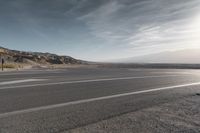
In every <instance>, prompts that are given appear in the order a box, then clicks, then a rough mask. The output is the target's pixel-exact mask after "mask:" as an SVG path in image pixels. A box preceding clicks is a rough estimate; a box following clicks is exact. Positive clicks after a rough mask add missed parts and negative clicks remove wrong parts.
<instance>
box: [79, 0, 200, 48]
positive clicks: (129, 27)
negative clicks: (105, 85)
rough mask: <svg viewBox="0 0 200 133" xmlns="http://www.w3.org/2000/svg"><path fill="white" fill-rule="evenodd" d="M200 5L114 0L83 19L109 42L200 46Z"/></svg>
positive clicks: (195, 2) (195, 1)
mask: <svg viewBox="0 0 200 133" xmlns="http://www.w3.org/2000/svg"><path fill="white" fill-rule="evenodd" d="M199 8H200V1H199V0H190V1H188V0H182V1H180V0H167V1H166V0H140V1H132V0H126V1H120V0H111V1H109V2H107V3H105V4H104V5H102V6H100V7H99V8H97V9H96V10H95V11H92V12H90V13H88V14H87V15H84V16H81V17H80V18H79V19H81V20H83V21H84V22H85V23H86V24H87V26H88V27H89V28H90V30H91V32H92V34H94V35H96V36H97V37H100V38H103V39H105V40H107V41H108V42H109V43H115V45H124V46H126V47H127V46H128V48H130V49H131V50H132V51H134V49H135V50H138V49H140V50H141V51H142V50H145V48H149V47H153V48H157V50H158V51H163V50H168V49H177V48H186V47H190V48H191V47H192V46H198V45H199V44H198V43H199V37H198V36H199V35H198V33H200V32H197V31H196V29H198V28H199V27H198V25H197V23H198V22H196V25H194V21H195V20H194V18H195V17H196V16H198V15H199V14H200V9H199ZM192 25H193V26H192Z"/></svg>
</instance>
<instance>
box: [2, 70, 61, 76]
mask: <svg viewBox="0 0 200 133" xmlns="http://www.w3.org/2000/svg"><path fill="white" fill-rule="evenodd" d="M55 73H63V72H60V71H42V72H27V73H26V72H23V71H22V72H17V73H11V72H9V73H0V76H10V75H11V76H15V75H31V74H33V75H37V74H55Z"/></svg>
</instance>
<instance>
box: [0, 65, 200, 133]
mask: <svg viewBox="0 0 200 133" xmlns="http://www.w3.org/2000/svg"><path fill="white" fill-rule="evenodd" d="M197 93H200V70H173V69H109V68H90V69H86V68H80V69H78V68H77V69H62V70H32V71H30V70H29V71H19V72H1V73H0V133H60V132H63V131H67V130H70V129H74V128H77V127H80V126H84V125H88V124H91V123H95V122H98V121H101V120H105V119H108V118H112V117H115V116H119V115H122V114H125V113H128V112H134V111H137V110H141V109H144V108H148V107H152V106H156V105H159V104H163V103H169V102H172V101H173V102H174V101H176V100H178V99H181V98H185V97H189V96H191V95H195V94H197Z"/></svg>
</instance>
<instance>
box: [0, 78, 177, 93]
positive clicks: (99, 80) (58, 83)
mask: <svg viewBox="0 0 200 133" xmlns="http://www.w3.org/2000/svg"><path fill="white" fill-rule="evenodd" d="M177 76H180V75H164V76H142V77H121V78H104V79H89V80H78V81H66V82H56V83H43V84H32V85H20V86H8V87H0V90H4V89H11V88H25V87H36V86H49V85H62V84H75V83H89V82H102V81H115V80H130V79H144V78H166V77H177Z"/></svg>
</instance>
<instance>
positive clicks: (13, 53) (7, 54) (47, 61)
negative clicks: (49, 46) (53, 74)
mask: <svg viewBox="0 0 200 133" xmlns="http://www.w3.org/2000/svg"><path fill="white" fill-rule="evenodd" d="M0 55H1V57H3V58H4V59H5V61H6V62H9V63H26V64H43V65H51V64H85V63H86V62H85V61H81V60H77V59H74V58H72V57H70V56H59V55H56V54H51V53H40V52H25V51H17V50H10V49H7V48H3V47H0Z"/></svg>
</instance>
